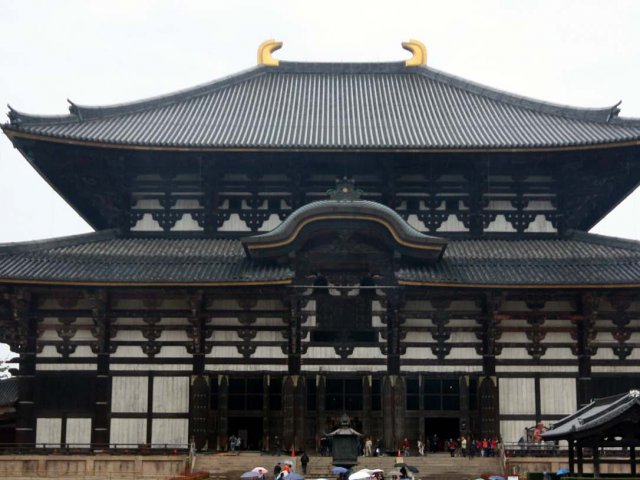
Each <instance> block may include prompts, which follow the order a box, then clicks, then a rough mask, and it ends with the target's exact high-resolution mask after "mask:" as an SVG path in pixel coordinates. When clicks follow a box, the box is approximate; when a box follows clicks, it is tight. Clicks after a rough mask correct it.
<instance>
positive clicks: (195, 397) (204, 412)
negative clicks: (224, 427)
mask: <svg viewBox="0 0 640 480" xmlns="http://www.w3.org/2000/svg"><path fill="white" fill-rule="evenodd" d="M190 380H191V381H190V392H189V394H190V405H189V442H191V439H193V440H194V442H195V446H196V448H197V449H198V450H202V449H204V448H206V446H207V439H208V438H209V406H210V404H211V385H210V383H209V382H210V381H211V380H210V378H209V376H208V375H191V379H190Z"/></svg>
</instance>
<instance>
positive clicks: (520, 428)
mask: <svg viewBox="0 0 640 480" xmlns="http://www.w3.org/2000/svg"><path fill="white" fill-rule="evenodd" d="M534 423H535V421H533V420H532V421H527V420H502V421H500V435H501V437H502V441H503V442H504V443H517V442H518V440H520V437H522V436H523V435H525V429H526V428H529V427H532V426H533V424H534Z"/></svg>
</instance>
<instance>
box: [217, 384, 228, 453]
mask: <svg viewBox="0 0 640 480" xmlns="http://www.w3.org/2000/svg"><path fill="white" fill-rule="evenodd" d="M228 430H229V376H228V375H219V376H218V445H217V447H218V449H219V450H220V449H226V448H227V443H228V440H229V432H228Z"/></svg>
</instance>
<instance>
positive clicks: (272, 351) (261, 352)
mask: <svg viewBox="0 0 640 480" xmlns="http://www.w3.org/2000/svg"><path fill="white" fill-rule="evenodd" d="M253 356H254V357H257V358H286V355H285V354H284V353H282V349H281V348H280V347H266V346H264V347H260V346H259V347H257V348H256V352H255V353H254V354H253Z"/></svg>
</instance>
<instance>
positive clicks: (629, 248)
mask: <svg viewBox="0 0 640 480" xmlns="http://www.w3.org/2000/svg"><path fill="white" fill-rule="evenodd" d="M294 275H295V272H294V271H293V270H292V268H291V267H288V266H283V265H277V264H274V263H264V262H260V261H253V260H251V259H249V258H248V257H247V255H246V253H245V251H244V249H243V247H242V243H241V242H240V240H236V239H217V238H142V237H133V238H126V237H122V236H121V235H120V234H119V233H118V232H116V231H114V230H107V231H102V232H96V233H89V234H84V235H77V236H72V237H64V238H58V239H51V240H44V241H36V242H25V243H15V244H3V245H0V283H26V284H29V283H32V284H38V283H43V284H50V285H56V284H60V285H63V284H77V285H140V286H145V285H176V286H180V285H184V286H189V285H203V286H206V285H210V286H217V285H221V286H222V285H263V284H288V283H291V282H292V281H293V278H294ZM396 278H397V281H398V283H399V284H404V285H418V286H419V285H424V286H435V287H438V286H454V287H470V288H473V287H478V288H480V287H495V288H554V287H556V286H562V287H567V288H569V287H570V288H598V287H611V288H614V287H619V288H620V287H638V288H640V242H636V241H631V240H622V239H616V238H611V237H604V236H600V235H593V234H588V233H582V232H572V233H570V234H569V235H567V236H565V237H563V238H553V239H549V238H547V239H530V240H529V239H526V240H523V239H476V240H453V239H452V240H449V244H448V247H447V250H446V251H445V254H444V256H443V257H442V258H441V259H440V261H439V262H436V263H434V264H422V265H416V266H413V265H411V266H403V267H399V268H398V269H397V270H396Z"/></svg>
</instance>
